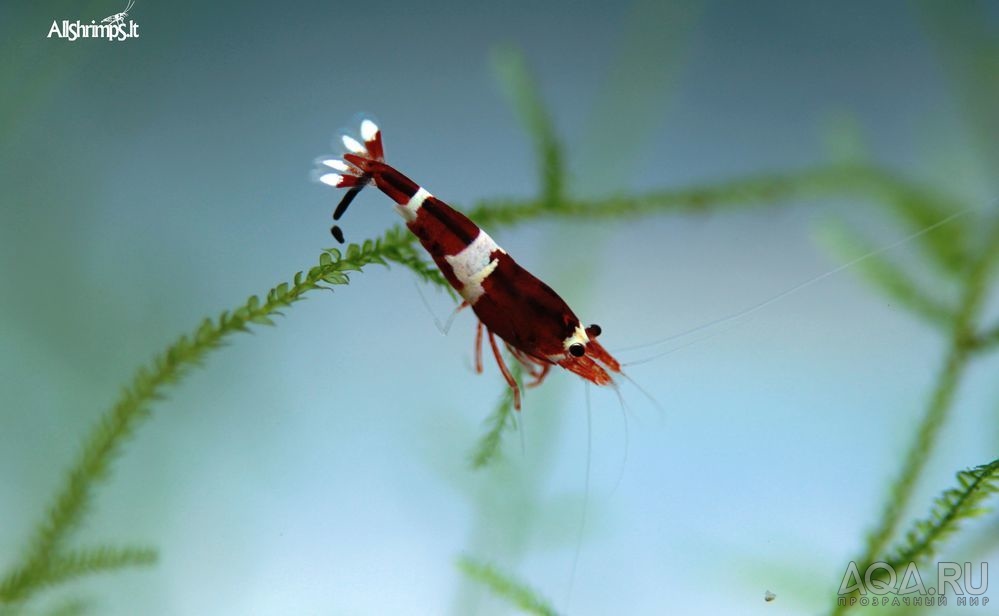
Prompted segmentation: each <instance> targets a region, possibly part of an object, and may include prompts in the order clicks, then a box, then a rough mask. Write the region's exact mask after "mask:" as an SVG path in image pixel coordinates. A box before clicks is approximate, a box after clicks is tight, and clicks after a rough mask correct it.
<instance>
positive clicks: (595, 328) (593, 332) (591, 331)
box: [586, 323, 603, 338]
mask: <svg viewBox="0 0 999 616" xmlns="http://www.w3.org/2000/svg"><path fill="white" fill-rule="evenodd" d="M602 331H603V330H602V329H600V326H599V325H597V324H596V323H594V324H593V325H590V326H589V327H587V328H586V335H587V336H589V337H590V338H596V337H597V336H599V335H600V332H602Z"/></svg>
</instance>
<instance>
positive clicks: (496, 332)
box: [319, 120, 622, 410]
mask: <svg viewBox="0 0 999 616" xmlns="http://www.w3.org/2000/svg"><path fill="white" fill-rule="evenodd" d="M361 139H362V141H358V140H357V139H354V138H353V137H350V136H347V135H344V136H343V145H344V147H345V148H346V149H347V152H346V153H345V154H344V155H343V159H342V160H341V159H332V158H331V159H325V160H322V161H320V164H322V165H324V166H325V167H328V168H330V169H333V170H334V171H336V173H329V172H327V173H323V174H322V175H320V176H319V181H321V182H322V183H324V184H327V185H329V186H333V187H335V188H348V189H349V191H348V192H347V194H346V195H344V197H343V200H342V201H341V202H340V204H339V205H338V206H337V209H336V211H335V213H334V216H333V217H334V219H337V220H339V218H340V217H341V216H342V215H343V214H344V212H345V211H346V210H347V206H349V205H350V202H351V201H352V200H353V199H354V197H355V196H356V195H357V193H358V192H360V191H361V189H362V188H364V187H365V186H366V185H368V184H369V183H372V182H373V183H374V184H375V186H377V187H378V188H379V189H380V190H381V191H382V192H383V193H385V194H386V195H388V196H389V198H391V199H392V200H393V201H395V202H396V204H397V205H396V211H397V212H399V214H400V215H401V216H402V217H403V219H405V221H406V226H407V227H408V228H409V230H410V231H412V232H413V234H414V235H416V237H417V238H418V239H419V240H420V243H421V244H423V247H424V248H426V250H427V252H428V253H430V256H431V257H432V258H433V260H434V262H435V263H436V264H437V267H438V268H440V271H441V273H442V274H443V275H444V277H445V278H446V279H447V281H448V282H449V283H451V286H453V287H454V288H455V290H457V291H458V293H459V294H460V295H461V296H462V298H464V301H463V302H462V304H461V306H460V307H459V309H461V308H464V307H466V306H471V308H472V310H473V311H474V312H475V315H476V316H477V317H478V319H479V322H478V326H477V330H476V336H475V367H476V371H477V372H480V373H481V372H482V338H483V331H485V335H486V337H487V338H488V340H489V346H490V347H491V348H492V352H493V356H494V357H495V358H496V363H497V364H498V365H499V369H500V371H501V372H502V373H503V377H504V378H505V379H506V382H507V384H508V385H509V386H510V388H511V389H512V390H513V400H514V408H516V409H518V410H519V409H520V387H519V386H518V384H517V381H516V380H515V379H514V377H513V375H512V374H510V370H509V368H507V366H506V363H505V362H504V361H503V356H502V354H501V353H500V349H499V346H498V345H497V343H496V336H499V337H500V338H501V339H502V340H503V342H504V343H505V344H506V348H507V349H508V350H509V351H510V353H511V355H513V357H514V358H515V359H516V360H517V361H519V362H520V363H521V364H522V365H523V366H524V367H525V368H526V370H527V372H528V374H529V375H530V376H531V377H532V381H531V382H530V383H528V384H527V386H528V387H534V386H537V385H540V384H541V383H542V382H543V381H544V380H545V377H546V376H547V375H548V372H549V370H550V369H551V367H552V366H553V365H558V366H561V367H563V368H565V369H566V370H569V371H570V372H573V373H575V374H578V375H579V376H581V377H583V378H584V379H586V380H587V381H589V382H591V383H595V384H597V385H613V384H614V383H615V382H614V377H613V376H612V375H616V374H622V373H621V364H620V363H619V362H618V361H617V360H616V359H614V358H613V357H612V356H611V355H610V353H608V352H607V350H606V349H604V347H603V346H601V345H600V343H599V342H597V340H596V338H597V336H599V335H600V333H601V330H600V326H598V325H590V326H588V327H586V326H583V324H582V321H580V320H579V317H577V316H576V314H575V313H574V312H573V311H572V309H571V308H569V306H568V304H566V303H565V301H564V300H563V299H562V298H561V297H559V295H558V293H556V292H555V291H554V290H552V288H551V287H549V286H548V285H547V284H545V283H544V282H542V281H541V280H539V279H538V278H536V277H535V276H534V275H533V274H531V273H530V272H528V271H527V270H526V269H524V268H523V267H521V266H520V265H519V264H518V263H517V262H516V261H514V260H513V257H511V256H510V255H509V254H507V252H506V251H505V250H503V249H502V248H500V247H499V246H498V245H497V244H496V242H495V241H493V238H491V237H489V234H488V233H486V232H485V231H483V230H482V229H480V228H479V227H478V226H476V224H475V223H474V222H472V221H471V220H469V219H468V217H466V216H465V215H464V214H462V213H461V212H459V211H457V210H455V209H454V208H452V207H450V206H449V205H447V204H446V203H444V202H443V201H441V200H440V199H438V198H437V197H435V196H433V195H431V194H430V193H429V192H428V191H427V190H426V189H424V188H422V187H421V186H419V185H417V184H416V182H414V181H412V180H411V179H409V178H408V177H406V176H405V175H403V174H402V173H400V172H399V171H397V170H396V169H395V168H393V167H391V166H389V165H388V164H386V163H385V150H384V148H383V146H382V138H381V131H380V130H379V128H378V126H377V125H376V124H375V123H374V122H372V121H371V120H364V121H363V122H361ZM332 232H333V235H334V237H336V238H337V240H338V241H340V242H342V241H343V235H342V233H341V232H340V229H339V227H333V229H332Z"/></svg>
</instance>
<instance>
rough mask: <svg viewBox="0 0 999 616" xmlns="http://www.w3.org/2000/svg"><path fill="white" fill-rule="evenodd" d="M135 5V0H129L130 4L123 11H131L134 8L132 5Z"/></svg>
mask: <svg viewBox="0 0 999 616" xmlns="http://www.w3.org/2000/svg"><path fill="white" fill-rule="evenodd" d="M134 5H135V0H129V1H128V6H126V7H125V10H124V11H122V13H127V12H129V11H131V10H132V6H134Z"/></svg>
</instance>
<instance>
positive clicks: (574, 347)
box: [569, 342, 586, 357]
mask: <svg viewBox="0 0 999 616" xmlns="http://www.w3.org/2000/svg"><path fill="white" fill-rule="evenodd" d="M569 353H570V354H571V355H572V356H573V357H582V356H583V355H584V354H585V353H586V347H584V346H583V345H582V344H580V343H579V342H577V343H575V344H570V345H569Z"/></svg>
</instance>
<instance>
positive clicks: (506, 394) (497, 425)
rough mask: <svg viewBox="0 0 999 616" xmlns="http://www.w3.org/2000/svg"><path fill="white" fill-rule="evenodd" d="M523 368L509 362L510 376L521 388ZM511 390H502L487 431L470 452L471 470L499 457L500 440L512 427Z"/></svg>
mask: <svg viewBox="0 0 999 616" xmlns="http://www.w3.org/2000/svg"><path fill="white" fill-rule="evenodd" d="M523 373H524V368H523V366H522V365H521V363H520V362H516V361H514V362H511V366H510V374H511V375H513V378H514V380H516V381H517V384H518V385H519V386H521V387H523V378H522V375H523ZM515 412H516V411H514V408H513V390H512V389H510V388H509V387H507V388H505V389H504V390H503V394H502V395H501V397H500V401H499V404H497V405H496V409H495V410H494V411H493V412H492V414H491V415H489V417H487V418H486V420H485V423H486V424H487V425H488V426H489V429H488V430H487V431H486V433H485V434H483V435H482V438H480V439H479V442H478V444H477V445H476V446H475V450H474V451H473V452H472V468H483V467H485V466H488V465H489V464H490V463H491V462H492V461H493V460H495V459H496V457H497V456H499V455H500V439H501V438H502V436H503V432H504V431H506V429H507V427H509V426H513V425H514V422H515V420H514V416H513V414H514V413H515Z"/></svg>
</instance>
